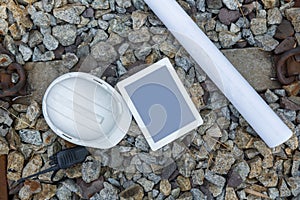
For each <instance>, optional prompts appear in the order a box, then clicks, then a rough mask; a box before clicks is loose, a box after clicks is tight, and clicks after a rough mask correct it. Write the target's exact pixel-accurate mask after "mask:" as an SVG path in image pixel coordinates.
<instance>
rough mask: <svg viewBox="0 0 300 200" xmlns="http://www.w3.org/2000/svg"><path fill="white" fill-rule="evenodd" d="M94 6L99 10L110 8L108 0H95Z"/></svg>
mask: <svg viewBox="0 0 300 200" xmlns="http://www.w3.org/2000/svg"><path fill="white" fill-rule="evenodd" d="M91 6H92V8H94V9H96V10H98V9H100V10H105V9H108V8H109V2H108V0H101V1H93V3H92V4H91Z"/></svg>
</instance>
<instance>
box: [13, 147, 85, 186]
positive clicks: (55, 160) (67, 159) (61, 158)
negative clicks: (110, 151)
mask: <svg viewBox="0 0 300 200" xmlns="http://www.w3.org/2000/svg"><path fill="white" fill-rule="evenodd" d="M87 155H89V152H88V150H87V149H86V148H85V147H82V146H77V147H74V148H69V149H64V150H62V151H60V152H58V153H56V154H54V155H53V156H51V157H50V160H51V162H50V165H53V166H52V167H50V168H48V169H45V170H43V171H40V172H38V173H35V174H32V175H30V176H27V177H24V178H21V179H19V180H18V181H17V182H16V183H15V184H13V185H18V184H20V183H22V182H24V181H25V180H26V179H29V178H33V177H36V176H39V175H40V174H44V173H47V172H51V171H54V173H53V174H52V175H51V181H53V178H54V177H55V175H56V173H57V172H58V170H60V169H67V168H69V167H72V166H73V165H75V164H77V163H81V162H83V161H84V160H85V158H86V157H87Z"/></svg>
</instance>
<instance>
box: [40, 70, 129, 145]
mask: <svg viewBox="0 0 300 200" xmlns="http://www.w3.org/2000/svg"><path fill="white" fill-rule="evenodd" d="M43 114H44V117H45V120H46V122H47V123H48V125H49V126H50V128H51V129H52V130H53V131H54V132H55V133H56V134H57V135H59V136H60V137H62V138H64V139H65V140H67V141H69V142H71V143H74V144H78V145H83V146H87V147H94V148H100V149H107V148H111V147H113V146H115V145H116V144H117V143H119V142H120V141H121V139H122V138H123V137H124V136H125V134H126V133H127V131H128V129H129V126H130V123H131V119H132V116H131V113H130V111H129V109H128V107H127V105H126V103H125V102H124V100H123V98H122V97H121V95H120V94H119V93H118V92H117V91H116V90H115V89H114V88H113V87H111V86H110V85H109V84H108V83H106V82H105V81H103V80H101V79H99V78H97V77H95V76H92V75H90V74H87V73H82V72H73V73H67V74H64V75H62V76H60V77H58V78H57V79H55V80H54V81H53V82H52V83H51V84H50V86H49V87H48V89H47V91H46V93H45V95H44V98H43Z"/></svg>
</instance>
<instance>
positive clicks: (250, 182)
mask: <svg viewBox="0 0 300 200" xmlns="http://www.w3.org/2000/svg"><path fill="white" fill-rule="evenodd" d="M178 2H179V3H180V4H181V6H182V7H183V8H184V9H185V10H186V11H187V12H188V14H189V15H191V16H192V17H193V19H194V21H195V22H196V23H197V24H198V25H199V27H200V28H201V29H202V30H203V32H205V34H206V35H207V36H208V37H209V38H210V39H211V40H212V41H213V42H214V44H215V45H216V47H217V48H220V49H222V52H223V53H224V54H225V56H227V57H228V58H229V60H230V61H231V62H232V63H234V65H236V67H237V69H238V70H239V71H241V73H242V74H243V76H245V78H246V79H247V80H248V81H249V83H250V84H251V85H253V87H254V88H255V89H256V90H257V91H258V92H259V94H260V95H261V96H262V97H263V98H264V99H265V101H266V102H267V103H268V104H269V105H270V106H271V108H272V109H274V111H276V113H278V115H279V116H280V117H282V119H283V120H284V122H285V123H287V124H288V126H290V127H291V128H292V129H295V133H296V134H295V135H294V136H293V137H292V138H291V139H290V140H289V141H288V142H286V143H285V144H282V145H280V146H279V147H276V148H273V149H270V148H268V147H267V146H266V144H265V143H264V142H263V141H262V140H261V139H260V138H259V137H258V136H257V134H256V133H255V131H253V129H252V128H251V127H250V126H249V125H248V123H247V122H246V121H245V119H244V118H243V117H242V116H241V115H240V114H239V113H238V111H237V110H236V109H235V108H234V107H233V106H232V105H231V104H230V103H229V102H228V100H227V99H226V98H225V97H224V96H223V95H222V94H221V93H220V92H219V91H218V89H217V88H216V87H215V86H214V85H213V83H212V82H211V81H210V80H209V79H208V78H207V77H206V75H205V73H203V71H202V70H201V69H199V67H198V65H197V64H195V62H194V61H193V59H191V57H190V56H189V54H188V53H187V52H186V51H185V50H184V49H183V48H182V47H181V46H180V44H179V43H178V41H177V40H175V39H174V37H173V36H172V35H171V34H170V33H169V31H168V30H167V29H166V28H165V27H164V25H163V24H162V22H161V21H160V20H159V19H158V18H157V17H156V16H155V15H154V14H153V13H152V12H151V10H150V9H149V8H147V6H146V4H145V3H144V1H142V0H100V1H92V0H80V1H75V0H74V1H65V0H55V1H54V0H41V1H39V0H35V1H30V2H29V0H24V1H23V2H19V3H20V4H16V3H15V2H13V1H10V2H5V4H2V5H0V35H2V36H3V37H2V38H3V40H1V39H0V41H1V45H2V46H3V47H4V48H6V49H7V50H8V51H9V52H11V53H12V54H13V55H14V58H12V57H9V56H8V54H6V53H1V54H0V61H1V62H0V66H1V67H3V68H5V67H7V66H8V65H10V64H11V63H13V62H19V63H21V64H22V65H25V68H26V71H27V73H28V83H29V88H31V90H32V94H33V95H32V96H29V97H24V98H25V99H26V100H27V101H24V102H23V101H20V102H21V103H16V102H13V101H12V102H11V104H4V103H2V102H0V103H1V104H2V105H3V106H4V105H5V108H6V110H4V109H3V110H2V109H1V111H0V125H1V126H0V154H1V155H2V154H5V155H6V154H7V155H8V168H7V169H8V170H7V178H8V179H9V180H10V181H16V180H18V179H19V178H21V176H25V175H30V174H32V173H34V172H37V171H39V170H41V169H46V168H48V167H50V165H49V157H50V156H52V155H53V154H55V153H56V152H58V151H60V150H62V149H66V148H70V147H72V145H71V144H70V143H67V142H66V141H64V140H63V139H62V138H60V137H58V136H57V135H56V134H55V133H54V132H53V131H52V130H51V129H50V128H49V127H48V126H47V124H46V122H45V119H44V116H43V115H42V114H41V100H42V97H43V94H44V92H45V90H46V88H47V86H48V85H49V84H50V83H51V82H52V81H53V80H54V79H55V78H56V77H58V76H59V75H61V74H64V73H67V72H69V71H77V70H78V71H80V70H82V71H85V70H86V72H90V73H94V74H97V76H99V77H101V78H103V79H104V80H106V81H107V82H109V83H111V84H113V85H115V84H116V83H117V82H118V81H119V79H122V78H123V77H125V76H129V75H131V74H133V73H134V72H137V71H139V70H140V69H142V68H145V66H146V65H149V64H152V63H154V62H156V61H158V60H160V59H161V58H163V57H168V58H169V59H170V60H171V63H172V64H173V65H174V67H175V69H176V72H177V74H178V76H179V77H180V80H181V81H182V82H183V84H184V86H185V88H186V90H187V92H188V93H189V95H190V96H191V99H192V101H193V103H194V104H195V106H196V108H197V109H198V111H199V112H200V114H201V116H202V117H203V120H204V124H203V125H202V126H200V127H199V128H198V129H197V130H195V131H193V132H192V133H191V134H188V135H187V136H186V137H184V138H182V139H180V140H178V141H176V142H174V143H172V144H170V145H167V146H165V147H163V148H162V149H159V150H157V151H155V152H153V151H151V149H150V147H149V145H148V143H147V142H146V140H145V138H144V136H143V135H141V132H140V130H139V128H138V126H137V125H136V124H135V123H132V124H131V127H130V131H129V132H128V134H127V136H126V138H125V139H124V140H122V141H121V142H120V143H119V144H118V145H117V146H116V147H115V148H114V149H111V150H97V151H95V150H91V152H92V153H91V155H90V156H88V157H87V158H86V160H85V162H83V163H80V164H78V165H76V166H74V167H72V168H70V169H67V170H65V171H64V170H61V171H60V172H59V173H58V175H57V177H56V179H58V180H60V182H59V184H57V185H49V184H43V183H40V182H39V181H38V180H37V181H33V180H31V181H26V182H25V184H24V185H22V186H20V189H19V191H18V192H15V194H13V195H12V196H14V197H13V198H14V199H53V200H54V199H78V198H82V199H87V198H90V199H119V198H121V199H122V198H123V199H136V200H142V199H143V198H149V199H157V200H158V199H168V200H173V199H185V200H186V199H220V200H221V199H233V200H234V199H258V198H260V197H258V196H259V195H267V196H268V197H270V198H271V199H276V198H287V199H298V198H299V195H300V179H299V175H300V174H299V167H300V156H299V155H300V153H299V135H300V134H299V124H298V123H299V122H300V113H299V111H300V100H299V98H298V93H299V88H300V86H299V83H298V82H296V83H293V84H291V85H287V86H284V87H281V86H280V85H279V84H278V83H277V82H276V81H273V79H272V81H271V80H270V78H271V77H272V78H273V77H275V71H274V69H273V67H272V66H273V63H271V60H272V59H271V58H272V56H273V53H275V54H279V55H280V54H282V53H283V52H285V51H286V50H288V49H291V48H294V47H295V46H297V45H298V46H299V41H300V35H299V32H300V26H299V25H300V23H299V21H300V19H299V16H300V15H299V8H298V7H291V6H289V3H287V4H281V3H280V2H279V1H278V0H276V1H268V0H263V1H261V2H253V1H250V0H246V1H235V0H207V1H204V0H186V1H181V0H179V1H178ZM166 9H167V8H166ZM240 9H242V10H243V14H242V13H241V12H240ZM248 47H251V48H248ZM224 49H228V50H224ZM261 49H263V51H262V50H261ZM264 51H269V53H266V52H264ZM86 56H88V59H90V58H92V59H90V60H89V62H88V67H82V68H81V63H82V62H83V59H85V58H86ZM2 60H5V62H4V61H2ZM85 61H86V60H85ZM32 62H33V63H32ZM108 66H109V67H108ZM89 70H92V71H89ZM251 70H252V71H251ZM104 71H105V73H104V75H103V76H102V74H103V72H104ZM258 72H260V73H258ZM249 75H250V76H249ZM28 99H29V100H28ZM32 100H36V101H32ZM258 117H259V116H258ZM262 120H263V119H262ZM50 176H51V173H48V174H46V175H44V176H40V178H41V177H42V179H43V180H44V179H45V180H48V181H50ZM65 179H66V180H65ZM63 180H64V181H63ZM33 186H36V187H35V188H34V187H33ZM33 188H34V189H33ZM249 191H250V192H249ZM257 195H258V196H257Z"/></svg>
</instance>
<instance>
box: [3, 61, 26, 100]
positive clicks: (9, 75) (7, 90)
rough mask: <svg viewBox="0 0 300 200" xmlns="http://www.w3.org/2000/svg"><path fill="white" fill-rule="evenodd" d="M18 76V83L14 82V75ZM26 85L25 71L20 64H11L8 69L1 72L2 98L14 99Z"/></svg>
mask: <svg viewBox="0 0 300 200" xmlns="http://www.w3.org/2000/svg"><path fill="white" fill-rule="evenodd" d="M14 73H16V74H17V75H18V81H17V82H16V83H14V82H13V74H14ZM25 84H26V75H25V70H24V69H23V67H22V66H21V65H19V64H18V63H12V64H10V65H9V66H8V67H7V68H6V69H4V70H2V71H0V98H3V97H12V96H17V95H18V94H20V91H21V90H22V89H23V88H24V86H25Z"/></svg>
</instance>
